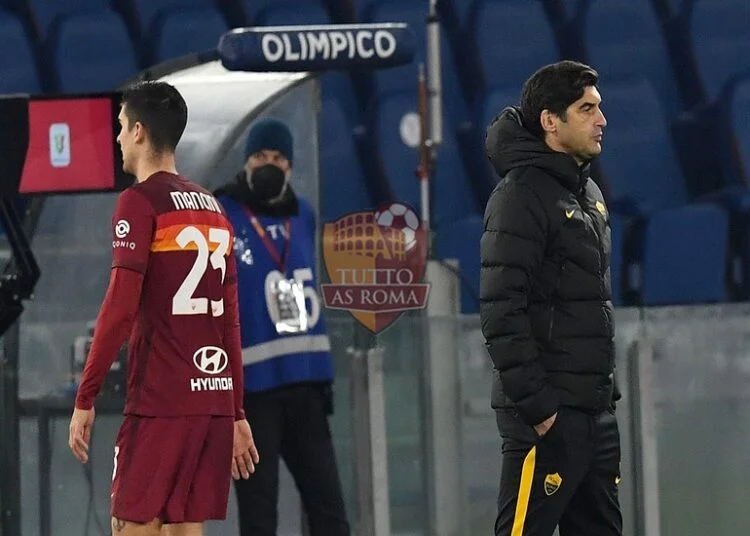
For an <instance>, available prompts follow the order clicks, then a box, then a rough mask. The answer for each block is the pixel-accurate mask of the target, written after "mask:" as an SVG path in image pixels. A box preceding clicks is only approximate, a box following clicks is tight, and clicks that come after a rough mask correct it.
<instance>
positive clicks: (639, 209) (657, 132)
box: [599, 79, 688, 213]
mask: <svg viewBox="0 0 750 536" xmlns="http://www.w3.org/2000/svg"><path fill="white" fill-rule="evenodd" d="M600 91H601V94H602V99H603V104H602V109H603V111H604V115H605V116H606V118H607V122H608V126H607V127H606V128H605V130H604V140H603V142H602V154H601V155H600V157H599V163H600V164H601V168H602V171H603V174H604V179H605V180H606V183H607V185H608V190H609V194H610V198H609V202H610V205H611V206H612V207H613V208H615V209H616V210H621V211H624V212H630V213H649V212H652V211H654V210H657V209H660V208H669V207H676V206H680V205H683V204H685V203H687V202H688V192H687V184H686V181H685V178H684V177H683V174H682V171H681V169H680V167H679V165H678V160H677V156H676V154H675V150H674V146H673V143H672V139H671V136H670V132H669V130H668V128H667V122H666V119H665V117H664V113H663V111H662V108H661V106H660V104H659V99H658V98H657V96H656V92H655V91H654V89H653V88H652V87H651V84H650V83H649V82H648V81H646V80H643V79H637V80H632V81H629V82H621V83H613V84H609V83H606V82H604V83H602V84H601V87H600ZM634 118H637V120H635V119H634Z"/></svg>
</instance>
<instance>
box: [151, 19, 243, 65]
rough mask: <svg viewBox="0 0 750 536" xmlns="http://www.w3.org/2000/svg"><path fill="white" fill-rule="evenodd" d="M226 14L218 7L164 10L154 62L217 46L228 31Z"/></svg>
mask: <svg viewBox="0 0 750 536" xmlns="http://www.w3.org/2000/svg"><path fill="white" fill-rule="evenodd" d="M228 29H229V28H228V26H227V23H226V21H225V20H224V16H223V15H222V14H221V13H220V12H219V11H218V10H217V9H214V8H198V7H196V8H184V9H183V8H180V9H170V10H167V11H162V12H161V13H160V14H159V16H158V17H157V19H156V21H155V22H154V32H153V46H152V48H151V51H150V52H151V54H150V57H151V61H152V63H160V62H163V61H166V60H169V59H174V58H178V57H180V56H184V55H187V54H192V53H195V52H204V51H207V50H212V49H215V48H216V45H217V43H218V42H219V38H220V37H221V35H222V34H223V33H224V32H226V31H227V30H228Z"/></svg>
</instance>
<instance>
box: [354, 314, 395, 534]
mask: <svg viewBox="0 0 750 536" xmlns="http://www.w3.org/2000/svg"><path fill="white" fill-rule="evenodd" d="M357 330H358V335H357V336H356V339H357V342H358V344H355V347H354V349H353V350H352V352H351V353H352V389H351V396H352V420H353V422H352V430H353V432H354V464H355V467H354V471H355V479H356V482H357V523H356V535H357V536H391V523H390V499H389V494H388V452H387V443H386V428H385V390H384V385H383V355H384V351H383V348H382V347H370V344H368V343H367V341H366V339H367V338H370V337H368V336H369V332H366V330H365V329H364V328H363V327H361V326H357ZM363 332H364V333H363ZM371 342H372V340H370V343H371Z"/></svg>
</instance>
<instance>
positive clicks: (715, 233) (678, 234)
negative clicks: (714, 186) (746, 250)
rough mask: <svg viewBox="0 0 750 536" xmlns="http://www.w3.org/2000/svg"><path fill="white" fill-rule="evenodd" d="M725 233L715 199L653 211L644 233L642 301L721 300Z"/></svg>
mask: <svg viewBox="0 0 750 536" xmlns="http://www.w3.org/2000/svg"><path fill="white" fill-rule="evenodd" d="M728 234H729V218H728V215H727V213H726V212H725V211H724V210H723V209H721V208H719V207H717V206H714V205H693V206H689V207H681V208H677V209H671V210H665V211H661V212H657V213H655V214H654V215H653V216H652V217H651V219H650V220H649V223H648V227H647V229H646V231H645V237H644V253H643V265H642V274H643V288H642V291H641V300H642V302H643V304H644V305H674V304H690V303H714V302H722V301H726V300H727V298H728V290H727V280H726V260H727V256H728V247H729V246H728Z"/></svg>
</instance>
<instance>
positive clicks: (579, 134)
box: [542, 86, 607, 164]
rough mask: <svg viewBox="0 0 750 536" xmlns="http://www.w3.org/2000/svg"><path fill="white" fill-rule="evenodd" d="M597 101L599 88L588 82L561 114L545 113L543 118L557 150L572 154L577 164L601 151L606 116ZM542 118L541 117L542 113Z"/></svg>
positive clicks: (586, 160)
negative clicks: (578, 96) (587, 85)
mask: <svg viewBox="0 0 750 536" xmlns="http://www.w3.org/2000/svg"><path fill="white" fill-rule="evenodd" d="M601 102H602V98H601V96H600V95H599V91H597V89H596V88H595V87H593V86H589V87H587V88H586V89H585V90H584V92H583V96H581V98H580V99H578V100H577V101H575V102H574V103H573V104H571V105H570V106H568V109H567V110H566V112H565V116H564V117H559V116H556V115H554V114H549V115H548V117H547V118H546V120H547V121H549V124H548V127H549V128H545V130H547V134H548V135H549V136H550V137H551V138H553V140H554V142H555V145H557V146H558V147H560V150H562V151H563V152H566V153H568V154H570V155H571V156H573V158H575V159H576V161H577V162H578V163H579V164H582V163H583V162H588V161H589V160H591V159H592V158H594V157H595V156H597V155H598V154H599V153H601V152H602V137H603V133H604V127H606V126H607V119H606V118H605V117H604V113H603V112H602V109H601ZM545 112H546V110H545ZM543 115H544V112H543ZM542 121H545V118H544V117H543V118H542ZM550 141H552V140H550Z"/></svg>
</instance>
